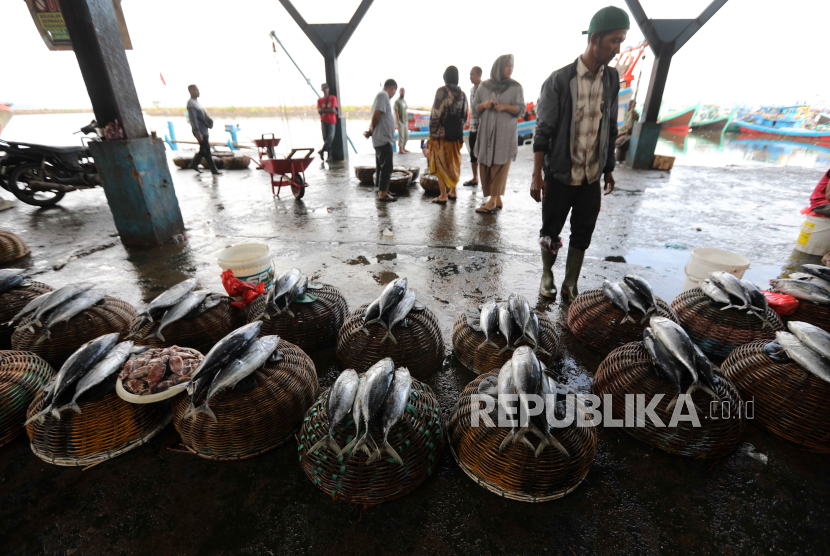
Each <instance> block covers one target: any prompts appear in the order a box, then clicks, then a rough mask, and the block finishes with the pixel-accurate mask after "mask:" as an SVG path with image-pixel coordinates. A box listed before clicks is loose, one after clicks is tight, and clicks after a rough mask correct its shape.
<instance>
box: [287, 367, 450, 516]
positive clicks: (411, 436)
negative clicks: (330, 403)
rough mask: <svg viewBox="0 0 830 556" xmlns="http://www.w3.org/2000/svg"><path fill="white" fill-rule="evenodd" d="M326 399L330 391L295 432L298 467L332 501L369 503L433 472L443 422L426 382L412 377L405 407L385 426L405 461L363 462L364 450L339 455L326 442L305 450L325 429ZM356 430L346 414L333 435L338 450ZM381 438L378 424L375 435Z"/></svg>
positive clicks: (386, 497) (398, 494)
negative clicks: (311, 449)
mask: <svg viewBox="0 0 830 556" xmlns="http://www.w3.org/2000/svg"><path fill="white" fill-rule="evenodd" d="M327 398H328V390H326V391H324V392H323V393H322V394H321V395H320V397H319V398H318V399H317V402H316V403H315V404H314V405H313V406H311V408H310V409H309V410H308V413H307V414H306V416H305V419H304V420H303V425H302V428H301V429H300V432H299V435H298V436H297V442H298V444H299V454H300V466H301V467H302V469H303V471H304V472H305V474H306V475H307V476H308V478H309V479H311V481H312V482H313V483H314V484H315V485H316V486H317V487H318V488H320V490H322V491H323V492H325V493H326V494H328V495H330V496H331V497H332V498H334V499H336V500H345V501H346V502H349V503H350V504H360V505H363V506H373V505H376V504H380V503H382V502H387V501H389V500H394V499H395V498H400V497H402V496H405V495H407V494H409V493H410V492H412V491H413V490H414V489H415V488H417V487H418V485H420V484H421V483H423V482H424V481H425V480H426V479H427V478H428V477H430V476H431V475H432V474H433V473H434V472H435V469H436V467H437V466H438V462H439V461H440V459H441V454H442V452H443V449H444V446H443V431H444V425H443V423H442V418H441V408H440V407H439V405H438V400H436V398H435V395H434V394H433V392H432V390H431V389H430V387H429V386H427V385H426V384H424V383H422V382H420V381H418V380H413V381H412V390H411V392H410V394H409V404H408V406H407V409H406V410H405V411H404V414H403V416H401V418H400V420H399V421H398V422H397V423H396V424H395V425H394V426H393V427H392V430H390V431H389V436H388V439H389V443H390V445H391V446H392V447H393V448H394V449H395V451H396V452H397V453H398V454H399V455H400V457H401V459H403V462H404V463H403V465H400V464H399V463H397V462H396V461H395V460H394V459H391V458H381V459H378V460H376V461H374V462H372V463H371V464H369V465H366V460H367V459H368V458H369V457H368V456H367V455H366V454H365V453H363V452H358V453H356V454H354V455H353V457H351V458H349V455H348V454H344V455H343V456H341V457H338V456H337V455H336V454H335V453H334V452H333V451H331V450H330V449H327V448H326V447H325V446H324V447H322V448H319V449H317V450H316V451H315V452H313V453H309V452H308V449H309V448H310V447H311V446H313V445H314V444H315V442H317V441H318V440H320V438H321V437H322V436H323V435H326V434H328V430H329V423H328V417H327V416H326V402H327ZM354 433H355V425H354V420H352V419H351V418H347V419H345V420H344V421H343V422H342V423H341V424H340V425H339V426H338V427H337V429H336V431H335V433H334V435H333V436H334V439H335V441H336V442H337V444H338V445H339V446H340V448H341V449H342V448H344V447H345V446H346V444H348V443H349V442H350V441H351V440H352V438H353V437H354ZM381 437H382V433H381V432H380V430H377V429H376V430H375V431H374V432H373V438H374V439H375V440H379V439H380V438H381Z"/></svg>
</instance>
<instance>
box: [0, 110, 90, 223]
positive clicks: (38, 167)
mask: <svg viewBox="0 0 830 556" xmlns="http://www.w3.org/2000/svg"><path fill="white" fill-rule="evenodd" d="M76 133H83V134H84V135H87V136H88V135H94V137H93V138H88V137H85V139H88V140H91V141H100V140H101V132H100V130H99V129H98V124H97V123H96V122H95V120H93V121H92V122H90V124H89V125H86V126H84V127H82V128H81V129H80V131H78V132H76ZM101 185H103V182H102V181H101V178H100V176H99V175H98V167H97V166H96V165H95V161H94V160H93V159H92V154H91V153H90V152H89V148H88V147H87V146H86V145H81V146H77V147H50V146H47V145H35V144H31V143H17V142H15V141H5V140H3V139H0V187H3V188H4V189H6V190H8V191H10V192H11V193H12V194H14V196H15V197H17V198H18V199H20V200H21V201H23V202H24V203H27V204H29V205H34V206H38V207H48V206H51V205H54V204H56V203H58V202H59V201H60V200H61V199H63V197H64V196H65V195H66V194H67V193H68V192H70V191H78V190H79V189H92V188H93V187H99V186H101Z"/></svg>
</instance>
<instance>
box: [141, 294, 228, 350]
mask: <svg viewBox="0 0 830 556" xmlns="http://www.w3.org/2000/svg"><path fill="white" fill-rule="evenodd" d="M241 321H242V315H241V312H240V310H239V309H237V308H236V307H234V306H233V305H231V298H230V297H227V296H223V297H222V301H221V303H219V305H217V306H216V307H213V308H212V309H210V310H209V311H207V312H205V313H203V314H201V315H199V316H198V317H196V318H194V319H182V320H180V321H177V322H174V323H173V324H171V325H169V326H166V327H165V328H164V330H162V332H161V334H162V336H164V340H165V341H163V342H162V341H161V339H159V338H148V337H147V336H149V335H150V334H152V333H154V332H155V331H156V330H158V327H159V324H160V322H161V319H159V320H157V321H156V322H148V323H147V324H145V325H144V326H142V327H141V329H139V326H138V325H139V324H141V317H139V316H135V317H134V318H133V319H132V320H131V322H130V337H131V338H132V339H134V340H135V341H136V342H138V343H140V344H141V345H144V346H151V347H169V346H181V347H189V348H192V349H195V350H196V351H200V352H202V353H207V352H208V351H210V348H212V347H213V346H214V344H216V342H218V341H219V340H221V339H222V338H224V337H225V336H227V335H228V334H230V333H231V332H233V331H234V330H236V329H237V328H238V327H239V326H240V322H241Z"/></svg>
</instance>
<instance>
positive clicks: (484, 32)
mask: <svg viewBox="0 0 830 556" xmlns="http://www.w3.org/2000/svg"><path fill="white" fill-rule="evenodd" d="M359 3H360V2H359V0H295V1H294V5H295V6H296V7H297V9H298V10H299V11H300V13H302V14H303V16H304V17H305V18H306V20H307V21H309V22H310V23H338V22H346V21H348V20H349V19H350V17H351V14H352V13H353V12H354V10H355V8H356V7H357V6H358V5H359ZM608 3H609V0H583V1H581V2H564V1H562V0H557V1H543V0H540V1H537V2H516V1H507V2H504V1H489V0H475V1H472V0H470V1H467V0H419V1H417V2H408V1H405V0H375V2H374V4H373V5H372V6H371V8H370V9H369V11H368V13H367V14H366V16H365V17H364V19H363V22H362V23H361V24H360V26H359V27H358V28H357V30H356V32H355V33H354V35H353V36H352V39H351V40H350V42H349V44H348V45H347V46H346V48H345V49H344V51H343V53H342V55H341V56H340V59H339V68H340V89H341V95H340V96H341V98H340V102H341V104H342V105H368V104H371V102H372V99H373V98H374V95H375V94H376V93H377V92H378V91H379V90H380V88H381V84H382V83H383V81H384V80H386V79H387V78H390V77H391V78H394V79H395V80H396V81H397V82H398V84H399V85H400V86H404V87H405V88H406V92H407V101H408V102H409V105H410V106H421V105H427V106H428V105H431V104H432V99H433V96H434V94H435V90H436V89H437V88H438V87H439V86H441V85H442V80H441V75H442V74H443V72H444V69H445V68H446V66H448V65H455V66H457V67H458V68H459V71H460V74H461V76H462V83H461V84H462V86H465V88H466V87H468V86H469V83H468V81H467V77H466V76H467V74H468V72H469V68H470V67H472V66H474V65H478V66H481V67H482V68H484V73H485V77H487V76H488V75H489V72H490V67H491V66H492V64H493V62H494V61H495V59H496V58H497V57H498V56H499V55H501V54H508V53H512V54H513V55H514V56H515V63H516V68H515V72H514V74H513V77H514V78H515V79H516V80H518V81H519V82H520V83H522V85H523V86H524V90H525V98H526V99H527V100H533V99H535V98H536V97H537V96H538V94H539V89H540V87H541V85H542V83H543V82H544V80H545V79H546V78H547V77H548V76H549V75H550V73H551V72H553V71H554V70H556V69H557V68H559V67H562V66H564V65H565V64H567V63H569V62H572V61H573V60H574V59H575V58H576V56H578V55H579V54H580V53H581V52H583V51H584V49H585V41H586V38H585V36H583V35H582V34H581V32H582V31H583V30H585V29H587V28H588V23H589V21H590V19H591V16H592V15H593V14H594V12H596V11H597V10H598V9H599V8H601V7H603V6H605V5H608ZM611 4H613V5H617V6H619V7H621V8H623V9H627V7H626V5H625V2H623V1H613V2H611ZM707 4H708V1H699V0H686V1H684V2H677V1H668V0H642V5H643V8H644V9H645V12H646V14H647V15H648V16H649V17H653V18H694V17H697V16H698V15H699V13H700V12H701V11H702V10H703V9H704V8H705V7H706V5H707ZM122 7H123V11H124V16H125V18H126V21H127V27H128V29H129V32H130V37H131V39H132V44H133V50H131V51H128V53H127V58H128V60H129V63H130V68H131V71H132V75H133V79H134V81H135V84H136V89H137V91H138V97H139V100H140V102H141V104H142V106H144V107H149V106H152V105H153V104H154V103H155V102H158V103H161V104H162V105H166V106H184V105H185V103H186V102H187V99H188V94H187V85H189V84H190V83H196V84H198V85H199V88H200V90H201V94H202V98H201V101H202V104H203V105H205V106H236V107H242V106H280V105H285V106H296V105H309V104H313V103H314V101H315V98H316V97H315V95H314V93H313V92H312V91H311V90H310V89H309V87H308V85H307V84H306V83H305V81H304V80H303V78H302V77H301V76H300V74H299V73H298V72H297V70H296V69H295V68H294V66H293V65H292V64H291V62H290V61H289V59H288V58H287V57H286V55H285V53H284V52H282V51H281V50H279V46H278V47H277V48H278V50H279V51H278V52H277V53H274V52H273V51H272V43H271V40H270V38H269V36H268V34H269V32H270V31H271V30H274V31H275V32H276V34H277V36H278V37H279V38H280V40H281V41H282V42H283V44H284V45H285V46H286V48H288V51H289V52H290V53H291V56H293V57H294V59H295V60H296V61H297V63H298V64H299V65H300V67H301V68H302V69H303V71H304V72H305V73H306V75H307V76H308V77H309V78H310V79H311V82H312V84H313V85H314V86H315V87H316V88H319V85H320V84H321V83H322V82H323V81H324V80H325V70H324V66H323V58H322V56H321V55H320V54H319V53H318V52H317V50H316V49H315V48H314V46H313V45H312V44H311V42H310V41H309V40H308V38H306V36H305V35H304V34H303V32H302V31H301V30H300V29H299V27H298V26H297V25H296V24H295V23H294V21H293V20H292V19H291V17H290V16H289V15H288V13H287V12H286V11H285V9H284V8H283V7H282V5H281V4H280V3H279V2H278V1H277V0H234V1H233V2H229V1H219V0H201V1H198V2H197V1H190V0H123V1H122ZM0 8H1V9H0V11H2V13H3V16H2V19H3V26H2V37H3V44H4V48H5V49H6V52H7V55H6V56H4V58H3V66H2V70H0V101H6V102H12V103H15V104H18V105H21V106H20V107H21V108H23V107H26V108H33V107H38V108H89V107H90V106H91V105H90V102H89V97H88V95H87V91H86V87H85V85H84V82H83V79H82V77H81V74H80V70H79V69H78V64H77V61H76V59H75V55H74V53H72V52H51V51H49V50H48V49H47V48H46V46H45V45H44V44H43V41H42V40H41V38H40V35H39V34H38V33H37V30H36V28H35V25H34V23H33V22H32V19H31V16H30V15H29V12H28V8H27V7H26V3H25V2H24V0H0ZM828 21H830V2H827V0H818V1H812V0H789V1H788V2H786V3H783V2H780V1H777V2H773V1H772V0H730V1H729V2H727V3H726V5H725V6H724V7H723V8H721V9H720V11H719V12H718V13H716V14H715V15H714V17H713V18H712V19H711V20H710V21H709V22H708V23H707V24H706V25H704V26H703V28H702V29H701V30H700V31H699V32H698V33H697V34H696V35H695V36H694V37H692V38H691V40H689V42H688V43H686V45H685V46H684V47H683V48H682V49H681V50H680V51H679V52H678V53H677V54H676V55H675V56H674V58H673V60H672V64H671V70H670V73H669V80H668V84H667V86H666V91H665V95H664V102H665V104H666V105H667V106H671V107H682V106H685V105H690V104H694V103H696V102H698V101H703V102H705V103H720V104H723V105H731V104H733V103H745V104H748V105H751V106H757V105H761V104H795V103H796V102H799V101H800V102H804V101H806V102H809V103H812V104H817V103H819V102H821V103H822V105H823V106H824V107H827V106H828V104H829V103H828V100H830V91H829V90H828V83H830V80H828V78H827V73H826V71H824V70H823V66H822V64H823V63H824V61H825V60H826V52H827V44H828V43H827V27H826V26H827V22H828ZM631 24H632V29H631V30H630V31H629V33H628V38H627V40H626V42H625V45H624V46H627V45H634V44H636V43H637V42H638V41H640V40H641V39H642V38H643V35H642V33H641V32H640V30H639V28H638V27H637V24H636V22H635V21H634V20H633V18H632V20H631ZM11 48H13V50H14V52H15V53H16V55H9V54H8V53H9V52H10V51H11ZM24 53H25V55H22V54H24ZM652 58H653V56H652V53H651V51H650V50H647V51H646V59H645V60H644V61H642V62H641V65H642V68H643V73H642V76H643V80H642V85H641V90H640V92H639V96H638V98H639V99H641V102H640V104H642V101H643V100H645V94H646V90H647V84H648V78H649V75H650V72H651V65H652ZM160 73H161V74H163V75H164V79H165V81H166V82H167V85H166V86H164V85H162V83H161V79H160V78H159V74H160ZM824 99H828V100H824Z"/></svg>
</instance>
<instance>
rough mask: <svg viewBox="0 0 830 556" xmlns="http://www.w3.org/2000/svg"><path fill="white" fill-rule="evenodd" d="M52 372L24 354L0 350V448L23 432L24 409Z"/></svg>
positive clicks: (45, 364) (36, 359)
mask: <svg viewBox="0 0 830 556" xmlns="http://www.w3.org/2000/svg"><path fill="white" fill-rule="evenodd" d="M54 374H55V371H54V370H53V369H52V367H51V366H50V365H49V363H47V362H46V361H44V360H43V359H41V358H40V357H38V356H37V355H32V354H31V353H26V352H25V351H0V446H4V445H6V444H8V443H9V442H11V441H12V440H14V439H15V438H17V437H18V436H19V435H20V434H22V433H23V431H24V430H25V428H24V427H23V423H24V422H25V421H26V410H27V409H28V408H29V405H30V404H31V403H32V400H34V399H35V396H37V393H38V392H40V390H41V389H42V388H43V387H44V386H45V385H46V383H47V382H49V380H50V379H51V378H52V375H54Z"/></svg>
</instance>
